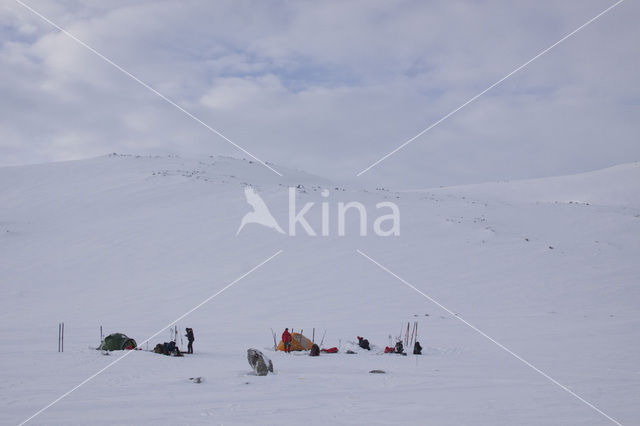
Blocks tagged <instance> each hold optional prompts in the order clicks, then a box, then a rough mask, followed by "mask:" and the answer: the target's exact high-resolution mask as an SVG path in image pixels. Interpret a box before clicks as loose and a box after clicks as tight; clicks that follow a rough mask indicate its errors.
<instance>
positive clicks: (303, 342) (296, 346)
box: [276, 333, 313, 351]
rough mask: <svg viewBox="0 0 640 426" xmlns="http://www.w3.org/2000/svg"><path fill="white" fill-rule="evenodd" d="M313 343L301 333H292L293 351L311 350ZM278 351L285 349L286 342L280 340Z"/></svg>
mask: <svg viewBox="0 0 640 426" xmlns="http://www.w3.org/2000/svg"><path fill="white" fill-rule="evenodd" d="M311 345H313V343H312V342H311V340H309V339H307V338H306V337H304V336H303V335H302V334H300V333H291V350H292V351H309V350H311ZM276 350H278V351H284V342H283V341H282V340H280V343H278V348H277V349H276Z"/></svg>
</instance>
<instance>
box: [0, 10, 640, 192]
mask: <svg viewBox="0 0 640 426" xmlns="http://www.w3.org/2000/svg"><path fill="white" fill-rule="evenodd" d="M24 1H25V3H27V4H29V5H31V6H32V7H33V8H35V9H37V10H38V11H39V12H41V13H42V14H43V15H45V16H47V17H48V18H50V19H51V20H52V21H54V22H56V23H57V24H58V25H60V26H62V27H64V28H65V29H67V30H68V31H70V32H71V33H73V34H74V35H75V36H77V37H78V38H80V39H82V40H83V41H85V42H86V43H87V44H89V45H91V46H92V47H93V48H95V49H96V50H97V51H99V52H100V53H102V54H104V55H105V56H107V57H108V58H110V59H112V60H113V61H114V62H116V63H118V64H119V65H121V66H122V67H123V68H124V69H126V70H127V71H129V72H131V73H132V74H134V75H136V76H137V77H138V78H140V79H141V80H143V81H144V82H146V83H148V84H149V85H150V86H152V87H154V88H155V89H157V90H158V91H159V92H161V93H163V94H164V95H166V96H167V97H169V98H171V99H173V100H174V101H176V102H177V103H178V104H179V105H181V106H182V107H184V108H185V109H187V110H189V111H190V112H192V113H193V114H194V115H196V116H197V117H199V118H201V119H202V120H203V121H205V122H206V123H207V124H209V125H211V126H212V127H214V128H215V129H217V130H219V131H220V132H222V133H223V134H224V135H226V136H227V137H229V138H230V139H232V140H233V141H234V142H236V143H238V144H239V145H241V146H243V147H245V148H246V149H247V150H249V151H251V152H252V153H254V154H255V155H257V156H258V157H260V158H262V159H264V160H266V161H269V162H273V163H276V164H282V165H284V166H287V167H293V168H299V169H302V170H305V171H308V172H311V173H316V174H319V175H323V176H326V177H329V178H333V179H336V180H345V179H352V178H353V177H354V176H355V174H356V173H358V172H359V171H360V170H362V169H364V168H365V167H367V166H368V165H369V164H371V163H372V162H374V161H375V160H377V159H378V158H380V157H381V156H382V155H384V154H386V153H388V152H389V151H391V150H392V149H394V148H395V147H397V146H398V145H399V144H401V143H402V142H404V141H405V140H407V139H408V138H410V137H412V136H414V135H415V134H417V133H418V132H420V131H421V130H423V129H424V128H426V127H427V126H428V125H429V124H431V123H432V122H434V121H436V120H438V119H439V118H441V117H442V116H443V115H445V114H447V113H448V112H449V111H451V110H453V109H454V108H456V107H458V106H459V105H460V104H462V103H464V102H465V101H467V100H468V99H469V98H471V97H472V96H474V95H475V94H477V93H478V92H480V91H482V90H484V89H485V88H487V87H488V86H489V85H491V84H492V83H494V82H495V81H497V80H499V79H500V78H502V77H503V76H504V75H505V74H507V73H509V72H511V71H512V70H514V69H515V68H516V67H518V66H519V65H521V64H522V63H524V62H525V61H527V60H528V59H530V58H531V57H533V56H535V55H536V54H537V53H539V52H540V51H542V50H543V49H545V48H547V47H548V46H550V45H551V44H553V43H554V42H556V41H558V40H559V39H561V38H562V37H563V36H565V35H566V34H568V33H570V32H571V31H573V30H574V29H575V28H577V27H579V26H580V25H582V24H583V23H585V22H586V21H588V20H589V19H591V18H592V17H594V16H595V15H597V14H598V13H600V12H601V11H602V10H604V9H606V8H607V7H608V6H610V5H612V4H613V3H614V2H615V1H614V0H592V1H585V0H577V1H540V0H532V1H518V2H509V1H501V2H499V1H495V2H494V1H466V2H465V1H460V2H456V1H448V0H443V1H438V2H429V1H415V2H414V1H371V0H367V1H360V2H359V1H354V2H345V1H336V2H329V1H323V2H317V1H315V2H312V1H309V2H302V1H300V2H298V1H296V2H293V1H292V2H271V1H253V2H241V1H240V2H239V1H215V2H211V1H187V2H183V1H180V2H178V1H172V2H166V1H164V2H163V1H113V0H110V1H108V2H103V1H93V2H80V1H40V0H24ZM638 22H640V4H639V3H638V2H637V1H632V0H627V1H625V2H623V3H622V4H620V5H619V6H618V7H616V8H615V9H613V10H612V11H611V12H610V13H608V14H606V15H605V16H603V17H602V18H600V19H598V20H597V21H595V22H594V23H593V24H591V25H590V26H588V27H586V28H585V29H584V30H582V31H581V32H579V33H577V34H576V35H575V36H574V37H572V38H570V39H568V40H567V41H566V42H564V43H563V44H561V45H559V46H558V47H557V48H555V49H553V50H552V51H550V52H549V53H547V54H545V55H544V56H542V57H540V58H539V59H538V60H537V61H535V62H534V63H532V64H531V65H529V66H528V67H526V68H525V69H523V70H522V71H520V72H519V73H517V74H516V75H514V76H513V77H511V78H510V79H508V80H507V81H505V82H504V83H503V84H501V85H500V86H498V87H496V88H495V89H493V90H492V91H490V92H489V93H487V94H486V95H484V96H483V97H481V98H479V99H478V100H477V101H475V102H474V103H472V104H470V105H469V106H468V107H466V108H465V109H463V110H461V111H460V112H458V113H457V114H455V115H454V116H452V117H451V118H449V119H448V120H446V121H444V122H443V123H442V124H441V125H439V126H438V127H436V128H434V129H433V130H432V131H430V132H428V133H426V134H425V135H423V136H422V137H421V138H419V139H417V140H416V141H414V142H413V143H412V144H410V145H408V146H407V147H406V148H404V149H403V150H401V151H400V152H398V153H397V154H396V155H394V156H392V157H390V158H388V159H387V160H386V161H384V162H382V163H380V164H379V165H378V166H376V167H374V168H372V169H371V170H370V171H368V172H367V173H366V174H364V175H363V176H362V177H361V178H358V179H361V180H367V181H369V182H376V183H382V184H385V185H388V186H392V187H404V188H427V187H433V186H439V185H451V184H462V183H472V182H481V181H487V180H504V179H517V178H527V177H537V176H549V175H557V174H567V173H575V172H580V171H586V170H592V169H597V168H601V167H606V166H610V165H613V164H619V163H624V162H631V161H638V160H640V141H639V138H638V134H639V130H640V124H639V123H640V120H639V119H640V85H639V84H638V75H640V74H639V73H640V71H639V70H640V48H639V46H640V25H638ZM110 152H118V153H131V154H179V155H182V156H184V157H197V156H201V155H211V154H221V155H232V156H236V157H240V158H242V157H246V155H245V154H243V153H242V152H240V151H238V150H237V149H236V148H234V147H233V146H231V145H230V144H229V143H227V142H225V141H224V140H223V139H221V138H220V137H218V136H216V135H215V134H213V133H211V132H210V131H208V130H206V129H205V128H204V127H202V126H201V125H199V124H198V123H196V122H195V121H193V120H192V119H190V118H188V117H186V116H185V115H184V114H183V113H181V112H179V111H178V110H176V109H175V108H174V107H172V106H170V105H168V104H167V103H166V102H165V101H163V100H162V99H160V98H158V97H157V96H156V95H154V94H153V93H151V92H149V91H148V90H146V89H145V88H144V87H142V86H141V85H140V84H138V83H136V82H134V81H133V80H131V79H130V78H129V77H127V76H125V75H124V74H122V73H121V72H119V71H118V70H117V69H115V68H114V67H113V66H111V65H109V64H107V63H105V62H104V61H103V60H101V59H100V58H98V57H97V56H96V55H95V54H93V53H91V52H90V51H88V50H87V49H86V48H84V47H82V46H80V45H78V44H77V43H76V42H74V41H73V40H72V39H70V38H69V37H67V36H66V35H64V34H62V33H60V32H59V31H57V30H56V29H55V28H53V27H52V26H51V25H49V24H47V23H46V22H44V21H42V20H41V19H40V18H38V17H37V16H35V15H34V14H32V13H31V12H29V11H28V10H26V9H25V8H24V7H22V6H21V5H19V4H18V3H16V2H14V1H13V0H3V1H2V2H0V165H18V164H27V163H37V162H49V161H58V160H68V159H79V158H87V157H93V156H98V155H103V154H107V153H110Z"/></svg>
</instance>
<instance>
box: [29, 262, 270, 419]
mask: <svg viewBox="0 0 640 426" xmlns="http://www.w3.org/2000/svg"><path fill="white" fill-rule="evenodd" d="M280 253H282V250H278V251H277V252H276V253H275V254H273V255H272V256H271V257H269V258H267V259H265V260H263V261H262V262H261V263H260V264H258V265H256V266H254V267H253V268H251V269H250V270H248V271H247V272H245V273H244V274H242V275H241V276H239V277H238V278H236V279H235V280H233V281H232V282H230V283H229V284H227V285H226V286H225V287H223V288H222V289H221V290H219V291H218V292H217V293H215V294H212V295H211V296H209V297H207V298H206V299H205V300H203V301H202V302H201V303H199V304H197V305H196V306H194V307H193V308H191V309H189V310H188V311H187V312H185V313H184V314H182V315H180V316H179V317H178V318H176V319H175V320H173V321H172V322H170V323H169V324H167V325H166V326H164V327H163V328H161V329H160V330H158V331H157V332H156V333H154V334H153V335H152V336H150V337H148V338H147V339H145V340H143V341H142V342H140V345H142V344H144V343H147V342H148V341H149V340H151V339H153V338H154V337H156V336H157V335H158V334H160V333H162V332H163V331H165V330H166V329H167V328H169V327H171V326H172V325H173V324H175V323H177V322H179V321H180V320H182V319H183V318H185V317H186V316H187V315H189V314H191V313H192V312H193V311H195V310H196V309H198V308H200V307H202V306H203V305H204V304H206V303H207V302H209V301H210V300H211V299H213V298H214V297H216V296H218V295H219V294H221V293H222V292H224V291H225V290H227V289H228V288H229V287H231V286H232V285H234V284H236V283H237V282H238V281H240V280H242V279H243V278H245V277H246V276H247V275H249V274H251V273H252V272H253V271H255V270H256V269H258V268H260V267H261V266H263V265H264V264H265V263H267V262H269V261H271V260H272V259H274V258H275V257H276V256H278V255H279V254H280ZM133 352H135V351H125V353H124V354H123V355H122V356H120V357H119V358H118V359H116V360H114V361H112V362H110V363H109V364H107V365H106V366H105V367H104V368H102V369H100V370H99V371H98V372H96V373H94V374H92V375H91V376H89V377H87V378H86V379H84V380H83V381H82V382H80V383H79V384H77V385H76V386H74V387H73V388H71V389H70V390H68V391H67V392H65V393H63V394H62V395H60V396H59V397H58V398H56V399H55V400H53V401H51V402H50V403H49V404H47V405H46V406H44V407H43V408H42V409H40V410H38V411H37V412H36V413H34V414H33V415H32V416H30V417H29V418H27V419H26V420H24V421H23V422H22V423H20V424H19V426H22V425H24V424H25V423H27V422H29V421H31V420H32V419H33V418H35V417H36V416H38V415H40V414H41V413H42V412H44V411H45V410H47V409H48V408H51V407H52V406H53V405H55V404H57V403H58V402H60V401H61V400H62V399H64V398H66V397H67V396H69V394H71V393H72V392H74V391H75V390H76V389H78V388H80V387H82V386H83V385H85V384H86V383H88V382H90V381H91V380H93V379H94V378H95V377H97V376H99V375H100V374H101V373H103V372H104V371H105V370H107V369H109V368H111V367H113V366H114V365H116V364H117V363H118V362H120V361H122V360H123V359H125V358H126V357H127V356H129V355H130V354H132V353H133Z"/></svg>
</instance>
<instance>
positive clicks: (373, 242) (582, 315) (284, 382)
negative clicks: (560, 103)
mask: <svg viewBox="0 0 640 426" xmlns="http://www.w3.org/2000/svg"><path fill="white" fill-rule="evenodd" d="M283 170H284V169H283ZM285 171H286V173H285V176H284V177H283V178H280V177H278V176H275V175H274V174H272V173H270V172H269V171H268V170H266V169H265V168H263V167H262V166H261V165H259V164H256V163H255V162H251V161H248V160H242V159H234V158H230V157H215V156H211V157H203V158H196V159H188V158H180V157H176V156H170V157H158V156H131V155H118V154H112V155H108V156H102V157H98V158H94V159H89V160H81V161H70V162H59V163H50V164H41V165H33V166H19V167H4V168H0V205H2V213H1V214H2V216H0V258H1V259H2V276H1V277H0V280H1V281H2V288H3V297H2V298H1V299H0V315H1V316H2V324H3V327H2V328H1V329H0V337H1V338H2V341H3V342H4V343H5V348H6V350H3V351H0V361H1V362H2V365H3V374H2V380H1V381H0V400H1V401H2V405H3V407H4V408H3V418H2V419H0V423H3V424H4V423H5V422H6V424H16V423H19V422H20V421H23V420H24V419H25V418H26V417H28V416H29V415H31V414H33V413H34V412H35V411H36V410H38V409H40V408H42V407H43V406H44V405H45V404H47V403H49V402H51V401H52V400H53V399H54V398H56V397H58V396H59V395H60V393H61V392H62V391H65V390H70V389H72V388H73V387H74V386H76V385H78V384H79V383H81V382H82V381H83V380H85V379H86V378H87V377H90V376H91V375H92V374H94V373H95V372H96V371H100V370H101V369H104V368H105V367H107V366H109V364H110V363H113V362H114V361H117V363H115V364H114V365H112V366H111V367H109V368H108V369H106V370H105V371H104V372H102V373H101V374H100V375H98V376H96V377H95V378H94V379H92V380H91V381H90V382H88V383H86V384H85V385H83V387H82V390H81V391H77V392H73V393H71V394H70V395H68V396H67V397H66V398H65V399H64V400H62V401H60V402H59V403H57V404H56V405H55V406H53V407H51V408H50V409H48V410H47V411H46V412H45V413H43V414H42V415H41V416H42V417H40V418H38V419H37V420H34V424H89V423H90V424H111V423H128V424H146V423H160V424H164V423H167V422H166V419H172V420H171V423H182V424H193V423H204V424H208V423H216V424H218V423H220V424H255V423H256V419H259V421H258V422H259V423H261V424H281V423H284V424H293V423H298V422H306V420H305V419H313V421H314V423H321V422H322V423H338V424H487V425H494V424H522V423H528V424H546V423H548V422H549V419H553V423H555V424H606V423H607V419H605V418H604V417H602V416H599V415H598V413H596V412H594V411H593V410H591V409H589V407H586V406H585V405H584V404H583V403H581V402H580V401H578V400H577V399H576V398H574V397H573V396H572V395H570V394H569V393H567V392H565V391H563V390H562V389H560V388H558V386H556V385H554V384H553V383H551V382H550V381H549V380H547V379H546V378H545V377H543V376H542V375H540V374H538V373H537V372H536V371H534V370H533V369H531V368H529V367H528V366H526V365H524V364H523V363H522V362H521V361H519V360H518V359H516V358H515V357H514V356H512V355H511V354H509V353H507V352H506V351H504V350H503V349H502V348H500V347H498V346H497V345H496V344H495V343H493V342H492V341H491V340H489V339H488V338H487V337H485V336H483V335H481V334H480V333H478V332H477V331H476V330H473V329H472V328H471V327H469V326H468V325H467V324H465V323H464V322H463V321H466V322H468V323H469V324H472V325H473V326H474V327H477V329H478V330H481V331H482V332H483V333H486V334H487V335H488V336H489V337H491V338H492V339H496V340H497V341H499V342H500V344H503V345H505V346H506V347H507V348H508V349H509V350H511V351H513V352H514V353H515V354H518V355H519V356H521V357H522V358H524V359H525V360H526V361H528V362H531V363H532V364H533V365H535V366H536V367H537V368H539V369H540V370H542V371H544V372H545V373H546V374H548V375H549V376H550V377H552V378H554V379H555V380H558V381H559V382H560V383H562V384H563V385H566V386H568V387H569V388H570V389H571V390H572V391H574V392H575V393H576V394H578V395H580V396H581V397H584V398H585V399H586V400H588V401H591V402H597V406H598V407H601V408H604V409H606V412H607V413H615V417H616V418H617V419H620V421H621V422H622V423H633V420H634V419H637V418H638V415H639V412H638V409H639V408H638V407H639V405H638V404H637V396H638V395H637V389H638V388H639V385H640V375H639V374H638V369H637V360H638V359H640V345H639V344H638V324H639V323H638V319H637V307H638V301H639V300H640V289H639V287H638V279H639V278H640V263H638V262H637V258H638V253H640V239H639V238H638V235H640V202H639V198H638V193H639V190H640V186H639V183H640V163H630V164H624V165H620V166H616V167H612V168H608V169H604V170H598V171H594V172H590V173H584V174H579V175H572V176H562V177H553V178H544V179H535V180H527V181H513V182H499V183H487V184H480V185H469V186H459V187H445V188H438V189H425V190H420V191H393V190H389V189H384V188H378V189H375V188H373V189H372V188H365V187H351V186H345V185H341V184H339V183H335V182H330V181H329V180H327V179H323V178H319V177H315V176H312V175H309V174H306V173H304V172H301V171H296V170H285ZM249 186H250V187H251V188H253V189H254V190H255V193H256V194H258V195H259V196H260V197H261V199H262V200H263V201H264V203H265V205H268V209H269V212H270V214H271V215H272V217H273V219H274V220H275V221H276V222H277V223H278V224H280V226H281V227H282V228H283V231H284V233H281V232H278V231H277V230H276V229H274V228H270V227H267V226H263V225H260V224H258V223H248V224H246V225H245V226H244V227H243V228H242V230H241V231H240V232H238V228H239V226H240V221H241V219H242V217H243V216H244V215H246V214H247V212H249V211H251V207H250V206H249V204H247V198H246V194H245V188H247V187H249ZM289 188H295V194H294V195H295V197H296V203H297V207H296V208H297V209H298V210H299V209H301V208H302V207H303V206H304V205H305V203H314V204H313V205H312V206H311V207H310V208H309V211H308V214H306V216H305V219H306V220H307V222H308V224H309V226H310V227H312V228H313V229H314V230H315V231H316V235H315V236H310V235H308V233H306V232H304V230H303V228H302V227H301V226H300V225H299V224H298V225H297V226H298V234H297V235H296V237H295V238H293V237H291V236H290V235H289V233H290V232H289V229H288V227H287V224H288V223H289V221H288V216H289V214H290V212H289V210H288V200H289V197H290V194H289ZM353 200H357V201H359V202H361V203H362V204H363V205H364V206H365V207H366V212H367V213H368V217H367V225H366V226H367V229H368V230H369V231H370V232H369V233H368V234H367V236H366V237H362V236H361V235H360V224H361V219H362V217H360V216H359V215H358V214H357V212H356V211H355V210H354V211H352V212H349V214H347V215H346V217H345V220H346V223H345V224H344V226H345V229H346V235H344V236H342V235H339V234H338V232H337V231H336V229H337V226H338V224H337V221H338V220H339V217H338V212H337V208H338V207H337V206H338V205H339V203H340V202H345V203H346V202H349V201H353ZM385 201H393V202H394V203H396V204H397V206H398V207H399V209H400V211H401V212H402V216H401V218H400V225H399V226H400V227H401V228H400V230H401V232H400V234H399V235H397V236H395V235H390V236H386V237H380V236H377V235H374V234H373V232H371V230H372V228H373V223H374V220H375V219H376V217H379V216H380V215H381V214H382V213H381V212H379V210H380V209H376V204H378V203H380V202H385ZM323 202H324V203H326V205H327V206H328V207H327V209H328V211H327V215H326V217H328V218H329V224H328V228H329V230H330V232H328V234H329V235H326V236H324V235H323V234H322V232H321V229H322V223H323V209H322V203H323ZM390 225H391V223H390V222H389V223H383V224H382V225H381V226H383V227H388V226H390ZM266 259H270V260H269V261H268V262H266V263H263V264H262V265H261V262H264V261H265V260H266ZM371 259H372V260H374V261H375V262H378V263H379V265H377V264H375V263H374V262H373V261H372V260H371ZM381 266H382V267H384V268H386V269H387V270H384V269H383V268H382V267H381ZM248 272H249V273H248ZM247 273H248V274H247ZM392 274H393V275H392ZM394 275H395V276H394ZM239 277H241V279H240V280H239V281H238V278H239ZM230 284H232V285H230ZM407 284H410V285H411V286H414V287H416V288H417V289H419V290H420V291H422V292H424V293H425V294H426V295H428V296H429V297H430V298H432V299H433V300H434V301H436V302H437V304H436V303H434V302H433V301H432V300H430V299H428V298H427V297H424V296H423V295H421V294H419V293H418V292H416V291H415V290H414V289H412V288H410V287H409V286H408V285H407ZM212 296H215V297H212ZM203 301H206V303H203ZM443 307H444V308H446V309H443ZM194 308H196V309H194ZM185 314H187V315H185ZM62 322H64V348H63V351H60V348H59V347H58V348H57V346H56V345H59V344H60V342H59V340H58V338H59V337H60V334H61V333H60V332H61V330H60V328H59V327H58V325H59V324H60V323H62ZM187 328H190V329H192V333H193V334H192V336H193V337H194V338H193V339H191V338H188V337H187V336H186V335H187V334H188V332H187V330H186V329H187ZM285 329H288V332H291V335H292V339H291V345H292V351H291V352H286V351H283V350H282V349H284V342H282V341H281V340H283V338H282V334H283V332H284V330H285ZM114 333H122V335H119V334H114ZM112 334H113V336H111V335H112ZM107 336H109V337H108V338H107ZM359 338H360V339H359ZM101 339H104V340H103V341H102V342H101V341H100V340H101ZM189 340H193V354H191V353H186V352H188V350H187V345H188V342H189ZM364 340H366V341H367V342H366V345H367V346H368V348H369V349H366V348H365V347H363V346H364V345H365V342H364ZM416 341H419V344H420V349H421V350H420V351H418V352H419V353H420V354H417V353H416V354H414V346H415V342H416ZM172 342H173V343H174V345H171V346H170V347H168V346H169V344H170V343H172ZM397 342H402V346H403V350H402V352H404V355H399V354H398V353H393V352H397V351H396V350H395V349H396V343H397ZM99 345H102V346H101V347H99ZM313 345H317V351H315V350H314V351H312V347H313ZM175 347H177V348H178V349H179V352H178V351H177V350H176V348H175ZM274 347H275V349H280V350H274ZM96 348H98V349H100V350H96ZM127 348H128V349H129V350H127ZM121 349H124V350H121ZM323 350H324V351H323ZM248 351H249V352H248ZM312 352H316V353H317V354H319V356H309V355H310V354H311V353H312ZM385 352H387V353H385ZM123 354H124V355H126V356H125V357H124V358H122V359H121V357H122V356H123ZM164 355H170V356H164ZM171 355H173V356H171ZM175 355H181V356H175ZM120 359H121V360H120ZM250 364H251V365H250ZM372 373H379V374H372ZM263 374H264V375H263ZM391 406H392V407H393V410H390V409H389V407H391ZM479 413H484V414H482V415H479ZM283 419H284V420H283Z"/></svg>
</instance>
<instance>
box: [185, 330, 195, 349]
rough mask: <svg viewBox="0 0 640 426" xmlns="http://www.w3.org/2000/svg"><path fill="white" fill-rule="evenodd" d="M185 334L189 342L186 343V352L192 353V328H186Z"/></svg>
mask: <svg viewBox="0 0 640 426" xmlns="http://www.w3.org/2000/svg"><path fill="white" fill-rule="evenodd" d="M186 332H187V334H185V336H186V338H187V340H188V341H189V344H188V345H187V353H188V354H192V353H193V341H194V340H196V338H195V337H193V328H187V329H186Z"/></svg>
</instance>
